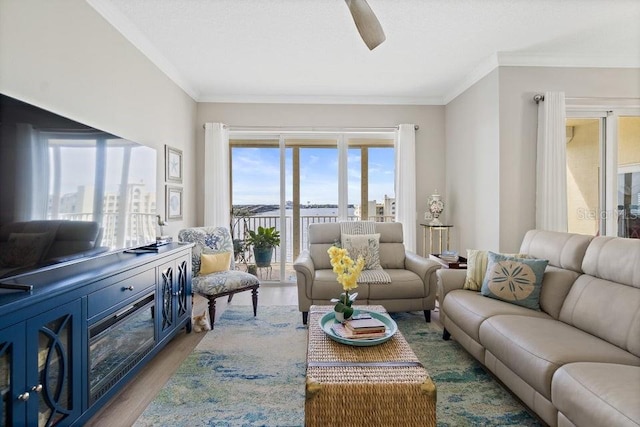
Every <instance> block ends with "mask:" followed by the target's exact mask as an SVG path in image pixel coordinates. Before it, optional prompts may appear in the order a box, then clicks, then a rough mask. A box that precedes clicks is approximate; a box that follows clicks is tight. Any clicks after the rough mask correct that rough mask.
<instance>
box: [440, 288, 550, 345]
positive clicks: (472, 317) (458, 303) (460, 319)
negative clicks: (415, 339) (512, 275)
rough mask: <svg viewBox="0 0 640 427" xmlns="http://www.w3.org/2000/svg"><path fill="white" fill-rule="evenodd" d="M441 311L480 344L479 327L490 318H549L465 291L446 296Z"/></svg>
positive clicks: (452, 292) (539, 312) (538, 312)
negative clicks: (502, 316) (515, 316)
mask: <svg viewBox="0 0 640 427" xmlns="http://www.w3.org/2000/svg"><path fill="white" fill-rule="evenodd" d="M442 311H443V312H445V313H446V314H447V317H449V318H450V319H451V321H452V322H453V323H455V324H456V325H458V326H459V327H460V328H461V329H462V330H463V331H464V332H465V333H466V334H467V335H469V336H470V337H471V338H473V339H474V340H476V341H477V342H480V336H479V331H480V325H481V324H482V322H484V321H485V320H487V319H488V318H489V317H491V316H495V315H498V314H512V315H521V316H533V317H542V318H549V315H547V314H546V313H543V312H541V311H534V310H530V309H528V308H525V307H521V306H519V305H514V304H505V303H504V302H502V301H499V300H496V299H492V298H485V297H483V296H482V295H481V294H479V293H477V292H473V291H467V290H461V289H458V290H454V291H451V292H449V293H448V294H447V296H446V297H445V298H444V301H443V302H442Z"/></svg>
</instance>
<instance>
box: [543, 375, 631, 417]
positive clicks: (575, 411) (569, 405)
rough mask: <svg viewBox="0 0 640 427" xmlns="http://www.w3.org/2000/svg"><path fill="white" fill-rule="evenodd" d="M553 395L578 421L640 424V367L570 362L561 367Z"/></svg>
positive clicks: (566, 414)
mask: <svg viewBox="0 0 640 427" xmlns="http://www.w3.org/2000/svg"><path fill="white" fill-rule="evenodd" d="M551 399H552V401H553V404H554V405H555V406H556V408H558V410H559V411H560V412H562V414H563V415H564V416H565V417H567V418H568V419H569V420H570V421H571V422H572V423H573V424H575V425H579V426H580V425H584V426H586V425H594V426H596V425H597V426H605V425H609V426H636V427H637V426H638V425H640V367H637V366H628V365H617V364H613V363H570V364H568V365H565V366H563V367H561V368H560V369H558V370H557V371H556V373H555V374H554V376H553V382H552V384H551Z"/></svg>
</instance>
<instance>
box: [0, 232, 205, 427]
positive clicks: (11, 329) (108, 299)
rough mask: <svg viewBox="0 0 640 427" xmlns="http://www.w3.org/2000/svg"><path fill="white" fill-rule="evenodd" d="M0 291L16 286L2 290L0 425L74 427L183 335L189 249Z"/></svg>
mask: <svg viewBox="0 0 640 427" xmlns="http://www.w3.org/2000/svg"><path fill="white" fill-rule="evenodd" d="M3 283H4V284H6V285H14V286H6V287H5V288H0V394H1V398H2V400H1V401H0V425H6V426H11V425H15V426H20V425H60V426H68V425H75V426H80V425H82V424H84V423H85V422H86V421H87V420H88V419H89V418H90V417H91V416H92V415H93V414H95V413H96V412H97V411H98V410H99V409H100V407H101V406H103V405H104V404H105V403H106V402H107V401H108V400H109V399H110V398H111V397H113V396H114V394H116V393H117V392H118V391H119V390H120V389H121V388H122V387H123V386H124V385H125V384H126V383H127V382H128V381H129V380H130V379H131V378H132V377H133V376H134V375H135V374H136V373H137V372H138V371H139V370H140V369H142V367H143V366H144V365H145V364H146V363H147V362H148V361H150V360H151V358H153V356H154V355H155V354H156V353H157V352H158V351H159V350H160V349H161V348H162V347H164V346H165V345H166V344H167V343H168V342H169V340H171V338H173V337H174V336H175V335H176V334H177V333H178V332H179V331H180V330H181V329H182V328H186V330H187V332H190V331H191V304H192V294H191V245H178V244H176V243H170V244H167V245H163V246H161V247H159V248H158V250H157V251H153V252H143V253H125V252H120V253H111V254H106V255H104V256H100V257H96V258H91V259H87V260H83V261H78V262H74V263H71V264H67V265H64V266H58V267H56V268H51V269H45V270H39V271H37V272H35V273H31V274H25V275H22V276H16V277H14V278H12V279H6V280H4V281H3ZM15 285H21V286H15ZM29 287H31V290H30V291H29ZM24 289H26V290H24Z"/></svg>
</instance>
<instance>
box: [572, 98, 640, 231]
mask: <svg viewBox="0 0 640 427" xmlns="http://www.w3.org/2000/svg"><path fill="white" fill-rule="evenodd" d="M566 132H567V207H568V231H569V232H572V233H581V234H589V235H610V236H620V237H632V238H640V210H639V205H640V112H638V111H634V110H629V109H619V110H616V109H609V110H603V111H581V110H576V111H571V110H569V111H568V112H567V122H566Z"/></svg>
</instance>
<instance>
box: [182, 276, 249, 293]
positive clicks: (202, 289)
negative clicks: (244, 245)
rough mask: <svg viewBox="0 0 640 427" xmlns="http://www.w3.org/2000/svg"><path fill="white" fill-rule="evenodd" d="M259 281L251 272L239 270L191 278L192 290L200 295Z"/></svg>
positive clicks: (234, 288)
mask: <svg viewBox="0 0 640 427" xmlns="http://www.w3.org/2000/svg"><path fill="white" fill-rule="evenodd" d="M259 284H260V281H259V280H258V278H257V277H256V276H254V275H253V274H249V273H245V272H244V271H239V270H228V271H221V272H218V273H211V274H205V275H202V276H196V277H194V278H193V282H192V287H193V291H194V292H197V293H199V294H202V295H218V294H221V293H224V292H231V291H235V290H238V289H242V288H246V287H248V286H254V285H259Z"/></svg>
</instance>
